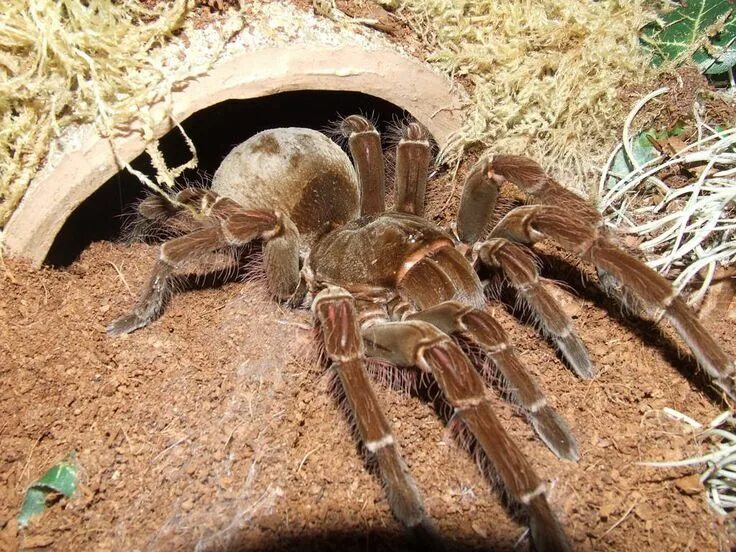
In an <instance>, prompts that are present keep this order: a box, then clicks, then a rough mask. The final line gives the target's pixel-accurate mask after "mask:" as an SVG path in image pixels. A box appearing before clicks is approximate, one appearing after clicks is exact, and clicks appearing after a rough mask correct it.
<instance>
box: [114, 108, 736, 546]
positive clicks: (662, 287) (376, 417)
mask: <svg viewBox="0 0 736 552" xmlns="http://www.w3.org/2000/svg"><path fill="white" fill-rule="evenodd" d="M340 130H341V132H342V134H343V135H344V136H345V137H346V138H347V139H348V145H349V149H350V152H351V154H352V158H353V161H354V167H353V164H351V162H350V160H349V158H348V156H347V155H346V154H345V153H344V152H343V150H342V149H341V148H340V147H339V146H337V145H336V144H335V143H333V142H332V141H331V140H330V139H329V138H327V137H326V136H325V135H323V134H321V133H319V132H316V131H313V130H309V129H302V128H280V129H273V130H267V131H264V132H261V133H259V134H257V135H255V136H253V137H252V138H250V139H249V140H247V141H246V142H244V143H242V144H240V145H239V146H237V147H236V148H235V149H233V150H232V151H231V152H230V153H229V154H228V155H227V157H225V159H224V160H223V162H222V164H221V165H220V167H219V168H218V170H217V172H216V173H215V175H214V179H213V182H212V187H211V189H199V188H187V189H184V190H182V191H181V192H179V193H178V194H177V195H176V198H175V201H173V202H172V201H170V200H168V199H165V198H163V197H158V196H152V197H149V198H147V199H145V200H143V201H142V203H141V204H140V206H139V212H140V214H141V215H142V216H143V217H144V218H145V219H148V220H150V221H154V222H160V223H163V224H166V225H168V226H169V227H171V228H175V229H176V230H178V231H179V232H181V233H184V235H182V236H180V237H176V238H174V239H171V240H169V241H166V242H165V243H163V245H161V249H160V256H159V259H158V261H157V263H156V265H155V267H154V269H153V273H152V275H151V278H150V281H149V282H148V285H147V287H146V288H145V290H144V292H143V295H142V298H141V299H140V302H139V303H138V305H137V306H136V307H135V309H134V310H133V311H132V312H131V313H130V314H128V315H126V316H123V317H121V318H119V319H117V320H115V321H114V322H113V323H112V324H110V326H109V327H108V332H109V333H110V334H113V335H116V334H123V333H127V332H131V331H133V330H135V329H137V328H140V327H143V326H145V325H147V324H148V323H150V322H151V321H152V320H154V319H155V318H157V317H158V316H159V315H160V314H161V312H162V310H163V307H164V304H165V302H166V300H167V298H168V297H169V296H170V294H171V292H172V285H173V282H174V280H175V278H176V276H177V274H180V273H182V272H185V271H187V270H189V269H191V267H192V263H197V262H199V263H201V262H203V259H205V258H207V255H211V254H213V253H217V252H223V251H227V250H232V249H235V248H239V247H242V246H244V245H246V244H248V243H249V242H251V241H253V240H262V241H263V242H264V246H263V250H264V265H265V273H266V277H267V285H268V288H269V290H270V292H271V293H272V294H273V296H274V297H275V298H276V299H278V300H282V301H287V302H290V303H291V304H292V305H300V304H303V305H311V309H312V311H313V313H314V316H315V318H316V320H317V322H318V324H319V326H320V327H321V334H322V337H323V341H324V349H325V352H326V355H327V357H328V358H329V359H330V361H331V362H332V367H333V368H334V369H335V371H336V373H337V374H338V376H339V380H340V382H341V384H342V387H343V390H344V393H345V395H346V397H347V401H348V404H349V406H350V409H351V412H352V415H353V417H354V421H355V423H356V426H357V429H358V432H359V436H360V439H361V440H362V443H363V446H364V447H365V449H367V451H368V452H369V453H370V454H371V455H373V456H374V457H375V459H376V460H377V465H378V469H379V471H380V475H381V477H382V479H383V481H384V483H385V486H386V493H387V495H388V501H389V504H390V507H391V510H392V512H393V513H394V515H395V516H396V517H397V518H398V519H399V520H400V521H401V522H402V523H403V524H404V525H405V526H406V527H407V528H409V529H410V530H411V531H412V532H413V534H414V535H415V536H416V537H417V538H419V539H421V540H423V541H424V542H427V543H434V544H437V543H439V542H440V541H439V539H438V537H437V535H436V534H435V532H434V529H433V526H432V523H431V521H430V520H429V518H428V516H427V514H426V512H425V508H424V504H423V499H422V496H421V493H420V491H419V490H418V488H417V486H416V484H415V483H414V480H413V478H412V475H411V474H410V472H409V469H408V467H407V466H406V464H405V463H404V461H403V460H402V457H401V455H400V452H399V448H398V446H397V443H396V441H395V439H394V437H393V434H392V432H391V427H390V426H389V423H388V421H387V419H386V416H385V415H384V414H383V411H382V409H381V407H380V404H379V401H378V399H377V398H376V395H375V393H374V391H373V389H372V386H371V383H370V380H369V377H368V375H367V372H366V369H365V364H366V358H367V357H368V358H376V359H381V360H383V361H387V362H389V363H392V364H395V365H398V366H414V367H417V368H418V369H419V370H420V371H421V372H423V373H427V374H431V375H432V376H433V377H434V380H435V381H436V383H437V384H438V386H439V388H440V390H441V391H442V393H443V395H444V399H445V400H446V401H447V403H449V405H450V406H451V407H452V408H453V409H454V416H455V417H456V418H457V419H459V420H461V421H462V422H464V424H465V425H466V426H467V428H468V429H469V430H470V432H471V433H472V435H473V436H474V437H475V439H476V440H477V442H478V444H479V445H480V447H481V449H482V450H483V451H484V453H485V454H486V455H487V456H488V458H489V459H490V460H491V463H492V465H493V466H494V468H495V471H496V472H497V473H498V475H499V477H500V479H501V481H502V482H503V484H504V486H505V489H506V491H507V492H508V495H509V496H510V497H511V499H512V500H514V501H516V502H518V503H520V504H522V505H524V506H525V507H526V511H527V513H528V516H529V525H530V529H531V538H532V542H533V544H534V546H535V547H536V548H537V549H538V550H569V549H570V548H571V547H570V543H569V541H568V538H567V536H566V535H565V532H564V531H563V529H562V527H561V525H560V523H559V522H558V520H557V519H556V517H555V515H554V514H553V513H552V511H551V509H550V506H549V504H548V501H547V497H546V489H545V485H544V483H543V482H542V480H540V478H539V477H538V476H537V475H536V474H535V473H534V470H533V469H532V467H531V465H530V463H529V462H528V460H527V459H526V458H525V457H524V456H523V455H522V453H521V452H520V450H519V448H518V447H517V446H516V444H515V443H514V441H513V440H512V439H511V438H510V437H509V436H508V434H507V433H506V432H505V430H504V428H503V427H502V426H501V424H500V422H499V420H498V418H497V417H496V415H495V414H494V412H493V409H492V407H491V403H490V402H489V400H488V398H487V392H488V391H487V388H486V384H485V382H484V380H483V378H482V377H481V376H480V375H479V373H478V371H477V370H476V369H475V367H474V365H473V364H472V362H471V360H470V359H469V357H468V356H467V355H466V353H465V352H464V350H463V348H461V346H460V345H459V343H458V341H456V340H457V339H462V340H463V341H465V342H467V343H470V344H471V345H473V346H475V347H477V348H479V349H480V350H482V351H483V353H484V354H485V355H486V356H487V357H488V358H490V360H491V361H492V363H493V365H494V366H495V368H496V369H497V370H498V372H499V373H500V374H501V377H502V379H503V380H504V382H505V383H506V384H507V386H508V389H510V395H511V397H512V399H513V400H514V401H515V402H516V403H518V404H519V405H520V406H521V408H522V409H523V410H524V411H525V412H526V414H527V416H528V418H529V420H530V423H531V424H532V426H533V427H534V429H535V430H536V432H537V433H538V434H539V436H540V438H541V439H542V440H543V441H544V443H546V445H547V446H549V448H550V449H551V450H552V451H553V452H554V453H556V454H557V455H558V456H559V457H561V458H565V459H569V460H576V459H577V458H578V450H577V445H576V442H575V439H574V437H573V435H572V433H571V431H570V429H569V428H568V425H567V423H566V422H565V421H564V420H563V419H562V417H561V416H560V415H558V414H557V413H556V412H555V410H554V409H553V408H552V406H551V405H550V404H548V402H547V400H546V398H545V396H544V394H543V393H542V391H541V388H540V386H539V384H538V383H537V382H536V381H535V379H534V378H533V377H532V376H531V375H530V374H529V373H528V372H527V370H526V369H525V367H524V366H523V365H522V363H521V362H520V361H519V358H518V357H517V356H516V354H515V353H514V349H513V346H512V345H511V344H510V343H509V340H508V339H507V337H506V335H505V334H504V332H503V330H502V329H501V327H500V325H499V324H498V323H497V322H496V321H495V320H494V319H493V318H492V317H491V316H490V315H489V314H488V313H487V312H486V311H485V310H483V309H484V305H485V297H484V289H483V284H482V283H481V280H480V279H479V276H478V275H477V273H476V270H475V268H476V267H477V266H482V265H484V266H487V267H491V268H492V269H494V270H498V271H500V272H501V273H502V275H503V276H504V277H505V278H506V280H507V282H508V283H509V284H510V285H511V286H513V288H515V289H516V291H517V293H518V295H519V296H520V297H521V298H522V299H523V301H524V302H525V303H526V305H527V306H528V307H529V309H530V310H531V312H532V313H533V315H534V317H535V318H536V320H537V321H538V322H539V324H540V327H541V329H542V330H543V332H544V333H545V334H546V335H547V336H548V337H550V338H551V339H552V340H553V341H554V342H555V343H556V344H557V346H558V348H559V350H560V352H561V354H562V355H563V356H564V357H565V358H566V359H567V361H568V362H569V364H570V366H571V367H572V368H573V370H574V371H575V372H576V373H577V374H578V375H579V376H580V377H583V378H591V377H593V376H594V374H595V369H594V367H593V364H592V363H591V360H590V358H589V356H588V352H587V350H586V348H585V345H584V344H583V342H582V341H581V340H580V338H579V337H578V336H577V335H576V333H575V331H574V329H573V327H572V323H571V320H570V319H569V317H568V316H567V315H566V314H565V313H564V311H563V310H562V309H561V308H560V306H559V305H558V304H557V302H556V301H555V299H554V298H553V296H552V295H551V294H550V293H549V292H548V291H547V289H546V288H545V285H544V283H543V281H542V280H541V278H540V276H539V273H538V270H537V266H536V262H535V256H534V254H533V253H532V251H531V249H530V248H529V246H531V245H532V244H533V243H534V242H537V241H538V240H541V239H543V238H551V239H552V240H554V241H555V242H556V243H557V244H558V245H560V246H562V247H563V248H564V249H567V250H569V251H571V252H573V253H576V254H577V255H579V256H580V257H581V258H582V259H584V260H586V261H590V262H591V263H593V264H594V265H595V266H596V267H597V269H598V270H599V273H600V274H601V275H602V276H603V278H602V282H604V283H605V284H606V285H607V287H609V288H610V290H611V291H613V293H614V294H616V295H618V296H619V298H620V299H621V300H622V301H623V302H624V303H625V304H626V305H628V306H632V307H636V308H638V309H639V310H640V311H641V310H642V309H643V310H644V311H645V312H646V313H648V314H649V315H651V316H653V317H655V318H657V319H660V318H662V317H664V318H666V319H667V320H668V321H669V322H670V323H671V324H672V325H673V326H674V328H675V329H676V330H677V332H678V333H679V334H680V335H681V336H682V338H683V340H684V341H685V342H686V343H687V344H688V346H689V347H690V349H691V350H692V352H693V354H694V355H695V357H696V359H697V361H698V362H699V363H700V365H701V366H702V367H703V368H704V369H705V371H706V372H707V373H708V374H709V376H710V377H711V378H712V379H713V382H714V383H715V384H716V385H718V386H719V387H720V388H721V389H723V390H724V391H725V392H726V393H727V394H728V396H729V397H730V398H731V399H734V398H736V390H735V386H734V377H735V376H734V372H735V370H736V368H735V367H734V364H733V362H732V360H731V359H730V358H729V357H728V356H727V355H726V354H725V353H724V352H723V351H722V350H721V348H720V347H719V346H718V344H716V343H715V342H714V340H713V339H712V338H711V337H710V336H709V335H708V333H707V332H706V331H705V330H704V329H703V327H702V326H701V325H700V323H699V322H698V320H697V318H696V317H695V315H694V313H693V312H692V311H691V310H690V309H689V308H688V307H687V305H686V304H685V302H684V301H683V300H682V299H681V298H680V297H678V296H677V294H676V293H675V292H674V291H673V289H672V287H671V286H670V284H669V283H668V282H667V281H666V280H665V279H664V278H662V277H661V276H659V275H658V274H657V273H655V272H654V271H652V270H651V269H649V268H647V267H646V266H645V265H644V264H643V263H642V262H641V261H640V260H638V259H636V258H634V257H632V256H631V255H628V254H627V253H625V252H624V251H622V250H621V249H619V248H618V247H617V246H616V245H615V244H614V242H613V238H612V237H611V236H610V235H609V234H608V233H607V232H606V229H605V228H604V226H603V223H602V221H601V217H600V216H599V214H598V213H597V212H596V211H595V210H594V209H593V208H591V207H590V206H589V205H587V204H586V203H585V202H584V201H583V200H582V199H580V198H579V197H577V196H576V195H574V194H573V193H571V192H569V191H567V190H565V189H564V188H562V186H560V185H559V184H558V183H556V182H555V181H553V180H552V179H551V178H550V177H548V176H546V175H545V173H544V172H543V171H542V169H541V168H540V167H539V165H537V164H536V163H535V162H534V161H531V160H530V159H527V158H525V157H520V156H511V155H495V156H487V157H484V158H482V159H481V160H480V161H479V162H478V163H477V164H476V165H475V166H474V167H473V168H472V170H471V171H470V173H469V176H468V177H467V179H466V181H465V186H464V189H463V193H462V200H461V204H460V210H459V214H458V216H457V222H456V226H455V228H454V229H453V230H452V231H444V230H442V229H441V228H439V227H437V226H436V225H434V224H432V223H431V222H429V221H427V220H425V219H423V218H422V215H423V212H424V196H425V187H426V184H427V178H428V169H429V166H430V162H431V160H432V155H431V148H430V143H429V139H428V134H427V132H426V131H425V130H424V129H423V127H421V126H420V125H419V124H417V123H414V122H411V123H408V124H406V125H405V126H404V127H403V128H402V129H401V136H400V139H399V141H398V144H397V146H396V166H395V209H394V210H393V211H386V209H385V170H384V160H383V152H382V148H381V139H380V136H379V134H378V132H377V131H376V129H375V127H374V126H373V124H372V123H371V122H369V121H368V120H367V119H366V118H364V117H361V116H357V115H353V116H350V117H347V118H345V119H343V120H342V121H341V124H340ZM506 181H509V182H511V183H513V184H515V185H516V186H517V187H518V188H520V189H521V190H522V191H523V192H525V193H526V194H527V196H528V197H529V199H530V200H531V202H532V204H529V205H526V206H522V207H517V208H515V209H513V210H511V211H510V212H508V214H506V215H505V216H504V217H503V218H502V219H501V220H500V222H498V223H497V224H496V225H495V226H494V227H493V228H492V230H491V231H490V233H489V234H488V235H486V227H487V226H488V225H489V224H490V220H491V216H492V213H493V211H494V207H495V204H496V199H497V196H498V191H499V187H500V185H501V184H503V183H504V182H506Z"/></svg>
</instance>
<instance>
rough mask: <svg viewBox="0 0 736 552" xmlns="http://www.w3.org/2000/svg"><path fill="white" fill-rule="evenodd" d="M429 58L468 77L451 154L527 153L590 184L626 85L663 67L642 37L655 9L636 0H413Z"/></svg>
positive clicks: (614, 129) (406, 7)
mask: <svg viewBox="0 0 736 552" xmlns="http://www.w3.org/2000/svg"><path fill="white" fill-rule="evenodd" d="M400 12H401V13H402V14H403V16H404V17H406V18H407V19H408V20H409V21H410V23H411V25H412V27H413V28H414V29H415V30H416V31H417V32H418V33H419V34H420V36H421V37H422V38H423V40H424V41H425V42H426V43H427V44H428V45H429V48H430V50H431V51H432V53H431V54H430V55H429V56H428V60H429V61H430V62H431V63H432V64H434V65H436V66H438V67H439V68H441V69H443V70H444V71H446V72H447V73H448V74H450V75H451V76H452V77H455V78H460V79H463V80H464V81H466V82H468V83H469V84H470V87H471V89H472V90H471V94H472V97H473V100H472V105H471V106H470V108H469V113H468V118H467V122H466V123H465V125H464V127H463V129H462V131H461V132H460V133H459V134H457V135H456V136H455V137H454V140H453V141H452V142H451V143H450V145H449V146H448V147H447V148H446V150H445V151H444V152H443V154H444V156H445V158H446V159H456V158H457V157H458V156H459V155H460V154H461V153H462V152H463V151H464V150H465V149H466V148H467V147H468V146H470V145H472V144H476V143H480V144H482V145H483V146H484V147H486V148H490V149H491V150H493V151H504V152H506V153H524V154H527V155H530V156H533V157H535V158H537V159H538V160H539V161H540V162H541V163H542V164H544V165H545V166H546V167H545V168H547V169H548V170H551V171H552V172H553V173H554V174H555V175H556V176H557V177H558V178H560V179H562V180H563V181H566V182H567V183H568V184H569V185H571V186H572V187H575V188H577V189H578V190H579V191H583V192H587V191H588V187H587V186H586V185H584V184H583V182H582V180H581V179H583V178H590V177H591V176H593V175H594V174H595V173H596V172H597V167H600V166H601V165H602V164H603V162H604V161H605V152H606V151H607V150H609V149H610V147H611V146H612V145H613V143H614V141H615V139H616V136H617V133H618V132H619V129H620V127H621V124H622V122H623V120H624V118H625V116H626V113H627V112H628V106H627V105H625V101H623V100H622V98H621V97H620V95H619V91H620V90H621V89H622V88H633V87H638V86H640V85H641V84H642V83H644V82H645V81H647V80H649V79H651V78H652V77H653V76H654V75H655V70H654V69H652V68H651V67H650V64H649V59H648V57H647V56H646V55H645V54H644V53H643V52H642V50H641V48H640V46H639V42H638V34H637V31H638V29H639V28H640V27H641V26H642V25H643V24H645V23H646V22H647V21H649V20H650V19H651V18H652V17H653V15H652V14H651V13H649V12H647V11H646V10H645V9H644V7H643V5H642V3H641V2H639V1H638V0H634V1H601V2H589V1H586V0H543V1H531V0H527V1H524V2H519V1H518V0H473V1H468V0H405V1H404V2H403V3H402V8H401V10H400Z"/></svg>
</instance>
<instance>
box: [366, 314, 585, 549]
mask: <svg viewBox="0 0 736 552" xmlns="http://www.w3.org/2000/svg"><path fill="white" fill-rule="evenodd" d="M361 333H362V335H363V339H364V342H365V346H366V354H367V355H368V356H369V357H378V358H381V359H384V360H386V361H388V362H392V363H394V364H396V365H398V366H416V367H418V368H419V369H421V370H423V371H424V372H426V373H429V374H432V375H433V376H434V378H435V380H436V381H437V384H438V385H439V387H440V389H441V390H442V393H443V395H444V397H445V399H446V400H447V402H448V403H449V404H450V406H452V407H453V408H454V409H455V415H456V416H457V417H458V419H459V420H461V421H462V422H463V423H464V424H465V425H466V426H467V427H468V429H469V430H470V431H471V433H472V434H473V435H474V436H475V438H476V439H477V441H478V443H479V444H480V446H481V448H482V449H483V452H484V453H485V454H486V456H487V457H488V458H489V459H490V460H491V463H492V464H493V466H494V468H495V470H496V472H497V473H498V475H499V477H500V478H501V480H502V482H503V484H504V487H505V489H506V490H507V491H508V493H509V495H510V496H511V498H512V499H513V500H514V501H516V502H518V503H520V504H523V505H524V506H525V507H526V511H527V513H528V515H529V525H530V530H531V535H532V541H533V543H534V546H535V549H536V550H538V551H540V552H541V551H552V550H554V551H562V550H571V546H570V542H569V541H568V539H567V536H566V535H565V533H564V531H563V529H562V526H561V525H560V523H559V521H558V520H557V518H556V517H555V515H554V514H553V513H552V510H551V509H550V506H549V503H548V501H547V496H546V487H545V485H544V483H543V482H542V481H541V480H540V479H539V477H538V476H537V475H536V473H535V472H534V469H533V468H532V466H531V464H530V463H529V461H528V460H527V459H526V457H525V456H524V455H523V454H522V452H521V451H520V450H519V448H518V447H517V446H516V444H515V443H514V441H513V440H512V439H511V437H510V436H509V435H508V433H506V431H505V430H504V429H503V426H502V425H501V422H500V421H499V419H498V418H497V417H496V415H495V413H494V412H493V408H492V406H491V403H490V401H489V400H488V398H487V397H486V386H485V384H484V382H483V379H482V378H481V377H480V375H479V374H478V372H477V371H476V370H475V368H474V367H473V365H472V363H471V362H470V360H469V359H468V357H467V356H466V355H465V353H463V351H462V349H460V347H459V346H458V345H457V344H455V343H454V342H453V341H452V339H451V338H450V336H448V335H447V334H445V333H444V332H442V331H441V330H440V329H439V328H437V327H436V326H434V325H432V324H430V323H428V322H424V321H421V320H408V321H403V322H385V323H376V324H373V325H371V326H369V327H367V328H363V329H362V330H361Z"/></svg>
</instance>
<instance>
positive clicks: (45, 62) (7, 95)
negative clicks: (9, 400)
mask: <svg viewBox="0 0 736 552" xmlns="http://www.w3.org/2000/svg"><path fill="white" fill-rule="evenodd" d="M188 8H189V6H188V5H187V0H173V1H172V2H171V3H168V4H167V3H162V4H159V6H158V7H157V8H156V9H155V10H151V9H148V8H146V7H145V6H144V5H143V4H141V3H140V2H136V1H133V0H124V1H119V2H113V1H111V0H88V1H87V2H80V1H79V0H4V1H3V7H2V10H0V225H3V224H4V223H5V222H7V220H8V218H9V217H10V215H11V214H12V212H13V210H14V209H15V207H16V206H17V204H18V202H19V201H20V199H21V197H22V196H23V193H24V192H25V190H26V188H27V187H28V184H29V182H30V181H31V179H32V178H33V176H34V175H35V174H36V172H37V171H38V169H39V167H40V165H41V163H42V162H43V161H44V159H45V157H46V155H47V153H48V148H49V144H50V142H51V140H52V139H53V138H54V137H56V136H59V135H60V134H61V131H62V129H63V128H65V127H66V126H68V125H69V124H71V123H77V122H95V123H96V126H97V127H98V130H99V131H100V132H101V133H103V135H105V134H110V133H112V132H114V131H115V130H116V129H122V128H123V127H125V126H127V125H128V124H129V123H130V122H131V121H133V120H135V119H136V118H139V117H140V115H141V110H142V109H143V107H144V106H148V105H151V104H152V103H154V102H155V101H157V100H160V99H161V98H163V97H165V96H166V95H167V94H169V93H170V90H171V84H172V83H171V82H170V81H169V80H168V79H162V75H163V72H162V68H161V67H159V66H157V65H156V64H155V63H154V62H153V60H152V59H151V58H150V56H149V54H148V52H149V51H150V50H151V49H152V48H155V47H156V46H159V45H161V44H163V43H165V42H166V41H167V39H168V38H170V37H171V36H172V33H174V32H175V31H176V30H177V29H179V28H180V27H181V25H182V23H183V19H184V15H185V13H186V11H187V10H188Z"/></svg>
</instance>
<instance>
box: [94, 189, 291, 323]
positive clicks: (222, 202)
mask: <svg viewBox="0 0 736 552" xmlns="http://www.w3.org/2000/svg"><path fill="white" fill-rule="evenodd" d="M182 193H183V192H182ZM195 197H196V200H197V201H198V202H200V207H201V212H202V214H203V216H202V219H201V221H200V222H199V229H197V230H194V231H192V232H190V233H188V234H186V235H184V236H181V237H179V238H175V239H172V240H169V241H167V242H164V243H163V244H162V245H161V248H160V252H159V259H158V261H157V262H156V264H155V266H154V268H153V271H152V273H151V276H150V278H149V280H148V284H147V285H146V287H145V289H144V291H143V294H142V295H141V298H140V300H139V302H138V305H137V306H136V307H135V309H134V310H133V311H132V312H131V313H130V314H127V315H125V316H122V317H120V318H118V319H117V320H115V321H113V322H112V323H111V324H110V325H109V326H108V327H107V331H108V333H109V334H111V335H120V334H125V333H130V332H132V331H134V330H137V329H138V328H142V327H144V326H146V325H148V324H149V323H150V322H152V321H153V320H155V319H156V318H158V317H159V316H160V315H161V313H162V311H163V308H164V306H165V304H166V301H167V300H168V298H169V297H170V295H171V293H172V280H173V279H174V277H175V276H176V275H177V273H181V272H183V271H185V270H187V269H189V268H191V267H192V265H193V264H196V263H197V261H201V259H202V257H203V256H205V255H207V254H209V253H212V252H216V251H219V250H223V249H228V248H234V247H240V246H243V245H246V244H247V243H249V242H251V241H253V240H254V239H259V238H260V239H264V240H266V247H265V251H264V256H265V265H266V276H267V281H268V285H269V289H270V291H271V292H272V294H273V295H275V296H276V297H277V298H279V299H287V298H289V297H290V296H291V295H292V294H294V293H295V292H296V291H297V288H298V286H299V250H298V247H299V244H298V242H299V239H298V238H299V234H298V230H297V228H296V226H295V225H294V223H293V222H292V221H291V220H290V219H289V217H288V216H287V215H285V214H283V213H279V212H276V211H271V210H265V209H253V210H246V209H243V208H242V207H241V206H240V205H238V204H237V203H236V202H235V201H233V200H231V199H228V198H225V197H220V196H218V195H217V194H215V193H214V192H211V191H205V192H204V193H201V194H200V193H196V194H195V193H192V194H191V197H190V199H194V198H195Z"/></svg>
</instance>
